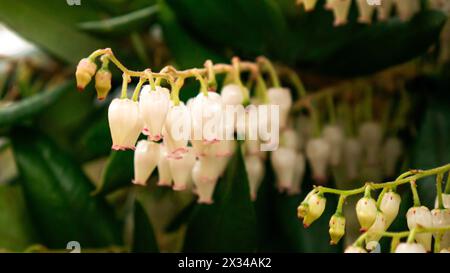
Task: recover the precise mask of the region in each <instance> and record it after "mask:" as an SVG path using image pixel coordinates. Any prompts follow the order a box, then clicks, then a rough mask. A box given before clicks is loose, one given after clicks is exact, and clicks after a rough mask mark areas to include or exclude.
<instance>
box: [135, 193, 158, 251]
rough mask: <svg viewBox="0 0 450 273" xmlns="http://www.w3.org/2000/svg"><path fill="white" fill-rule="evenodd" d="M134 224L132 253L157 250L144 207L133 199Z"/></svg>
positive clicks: (151, 227)
mask: <svg viewBox="0 0 450 273" xmlns="http://www.w3.org/2000/svg"><path fill="white" fill-rule="evenodd" d="M133 217H134V225H133V244H132V252H133V253H149V252H150V253H155V252H159V249H158V244H157V242H156V238H155V234H154V231H153V226H152V223H151V222H150V219H149V217H148V215H147V212H146V211H145V209H144V207H143V206H142V205H141V204H140V203H139V201H137V200H136V201H135V203H134V215H133Z"/></svg>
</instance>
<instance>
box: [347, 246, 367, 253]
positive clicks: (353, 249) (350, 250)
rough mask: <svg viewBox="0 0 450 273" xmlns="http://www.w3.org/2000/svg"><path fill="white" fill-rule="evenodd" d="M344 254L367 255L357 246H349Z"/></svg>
mask: <svg viewBox="0 0 450 273" xmlns="http://www.w3.org/2000/svg"><path fill="white" fill-rule="evenodd" d="M344 253H367V251H366V250H365V249H364V248H362V247H359V246H349V247H347V248H346V249H345V251H344Z"/></svg>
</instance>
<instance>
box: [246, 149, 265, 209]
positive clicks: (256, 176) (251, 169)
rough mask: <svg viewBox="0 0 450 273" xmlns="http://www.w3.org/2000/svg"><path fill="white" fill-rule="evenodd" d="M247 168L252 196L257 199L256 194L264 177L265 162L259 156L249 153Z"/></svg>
mask: <svg viewBox="0 0 450 273" xmlns="http://www.w3.org/2000/svg"><path fill="white" fill-rule="evenodd" d="M245 169H246V170H247V177H248V183H249V188H250V197H251V199H252V200H253V201H255V200H256V194H257V192H258V189H259V186H260V185H261V181H262V179H263V177H264V163H263V162H262V160H261V158H259V157H258V156H256V155H248V156H246V157H245Z"/></svg>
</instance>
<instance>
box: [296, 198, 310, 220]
mask: <svg viewBox="0 0 450 273" xmlns="http://www.w3.org/2000/svg"><path fill="white" fill-rule="evenodd" d="M308 212H309V205H308V202H307V201H303V202H301V203H300V205H299V206H298V208H297V217H298V218H299V219H303V218H305V217H306V215H307V214H308Z"/></svg>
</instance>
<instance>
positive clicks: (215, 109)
mask: <svg viewBox="0 0 450 273" xmlns="http://www.w3.org/2000/svg"><path fill="white" fill-rule="evenodd" d="M223 110H224V107H223V103H222V97H221V96H220V95H219V94H217V93H216V92H208V95H205V94H203V92H200V93H199V94H198V95H197V96H196V97H195V98H194V100H193V101H192V104H191V106H190V112H191V122H192V124H191V125H192V130H193V131H192V138H191V139H195V140H205V141H208V142H211V141H215V140H217V139H219V136H220V130H219V129H220V121H221V120H222V115H223Z"/></svg>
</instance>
